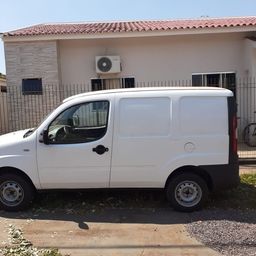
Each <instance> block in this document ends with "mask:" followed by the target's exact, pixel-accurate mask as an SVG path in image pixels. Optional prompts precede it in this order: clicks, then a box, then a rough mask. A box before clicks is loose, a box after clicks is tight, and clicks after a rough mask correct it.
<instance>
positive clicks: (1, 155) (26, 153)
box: [0, 129, 41, 189]
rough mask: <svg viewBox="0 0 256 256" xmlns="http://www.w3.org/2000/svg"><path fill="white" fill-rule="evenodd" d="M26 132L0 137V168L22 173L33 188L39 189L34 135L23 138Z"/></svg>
mask: <svg viewBox="0 0 256 256" xmlns="http://www.w3.org/2000/svg"><path fill="white" fill-rule="evenodd" d="M28 130H29V129H27V130H21V131H16V132H12V133H8V134H5V135H2V136H0V168H5V167H11V168H16V169H18V170H20V171H22V172H24V173H25V174H26V175H27V176H28V177H29V178H30V179H31V181H32V182H33V184H34V186H35V187H36V188H37V189H40V188H41V185H40V181H39V176H38V170H37V162H36V134H35V133H33V134H32V135H31V136H30V137H27V138H24V137H23V136H24V134H25V133H26V132H28ZM0 173H1V172H0Z"/></svg>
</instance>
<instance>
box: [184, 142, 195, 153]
mask: <svg viewBox="0 0 256 256" xmlns="http://www.w3.org/2000/svg"><path fill="white" fill-rule="evenodd" d="M195 148H196V146H195V144H194V143H192V142H187V143H186V144H185V145H184V149H185V151H186V152H187V153H192V152H193V151H194V150H195Z"/></svg>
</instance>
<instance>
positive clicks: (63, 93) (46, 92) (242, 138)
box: [0, 78, 256, 160]
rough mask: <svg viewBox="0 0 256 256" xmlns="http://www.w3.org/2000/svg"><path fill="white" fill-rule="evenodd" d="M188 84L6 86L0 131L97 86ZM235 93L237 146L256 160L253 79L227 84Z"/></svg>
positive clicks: (32, 121) (37, 118)
mask: <svg viewBox="0 0 256 256" xmlns="http://www.w3.org/2000/svg"><path fill="white" fill-rule="evenodd" d="M165 86H171V87H173V86H177V87H183V86H192V81H189V80H179V81H150V82H139V83H136V84H135V83H134V81H129V83H122V82H120V83H119V82H117V81H108V82H105V83H102V82H101V83H98V84H97V81H95V83H94V84H93V85H92V83H90V84H79V85H43V86H42V87H41V89H40V88H39V89H40V90H38V88H37V90H34V91H33V87H31V88H26V91H24V88H23V87H22V86H17V87H15V86H12V87H11V86H9V87H8V88H7V91H5V90H3V91H1V92H0V134H4V133H8V132H11V131H15V130H21V129H26V128H30V127H35V126H37V125H38V124H39V123H40V122H41V120H42V119H43V118H44V117H45V116H46V115H47V114H48V113H50V112H51V111H52V110H53V109H54V108H56V107H57V106H58V105H59V104H60V103H61V102H62V100H63V99H65V98H67V97H69V96H72V95H75V94H79V93H84V92H89V91H92V90H99V89H114V88H120V87H121V88H124V87H125V88H127V87H165ZM228 87H229V88H228V89H230V90H232V91H233V92H234V94H235V97H236V101H237V107H238V112H237V116H238V142H239V145H238V149H239V156H240V158H242V159H255V160H256V79H249V78H246V79H237V80H236V83H235V84H232V86H228Z"/></svg>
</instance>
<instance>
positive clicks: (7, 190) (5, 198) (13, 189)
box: [0, 181, 24, 206]
mask: <svg viewBox="0 0 256 256" xmlns="http://www.w3.org/2000/svg"><path fill="white" fill-rule="evenodd" d="M23 199H24V191H23V189H22V187H21V186H20V185H19V184H18V183H17V182H15V181H5V182H4V183H2V184H1V185H0V201H1V202H2V203H3V204H5V205H6V206H16V205H18V204H20V203H21V202H22V200H23Z"/></svg>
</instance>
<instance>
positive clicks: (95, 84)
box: [91, 77, 135, 91]
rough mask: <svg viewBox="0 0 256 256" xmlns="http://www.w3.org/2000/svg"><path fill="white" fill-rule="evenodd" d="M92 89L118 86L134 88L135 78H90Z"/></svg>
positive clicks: (115, 87)
mask: <svg viewBox="0 0 256 256" xmlns="http://www.w3.org/2000/svg"><path fill="white" fill-rule="evenodd" d="M91 87H92V91H99V90H109V89H118V88H134V87H135V78H134V77H124V78H113V79H100V78H99V79H97V78H95V79H91Z"/></svg>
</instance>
